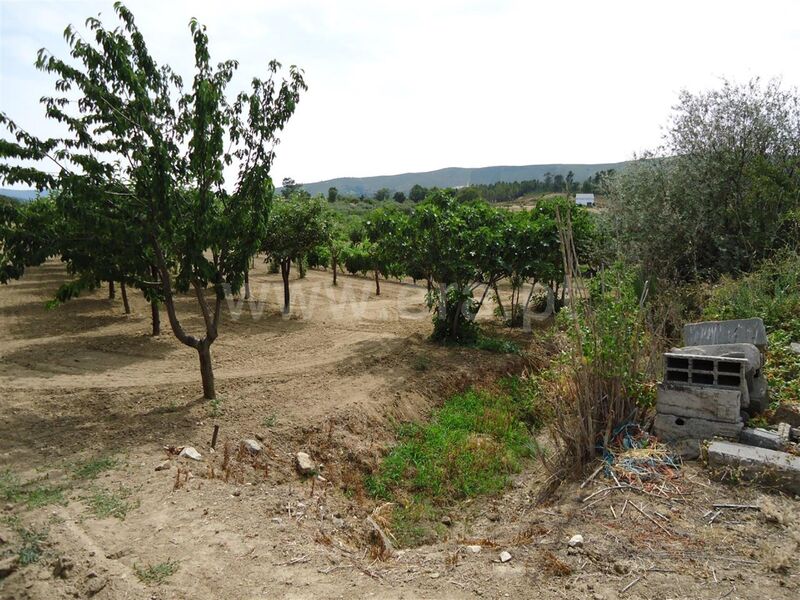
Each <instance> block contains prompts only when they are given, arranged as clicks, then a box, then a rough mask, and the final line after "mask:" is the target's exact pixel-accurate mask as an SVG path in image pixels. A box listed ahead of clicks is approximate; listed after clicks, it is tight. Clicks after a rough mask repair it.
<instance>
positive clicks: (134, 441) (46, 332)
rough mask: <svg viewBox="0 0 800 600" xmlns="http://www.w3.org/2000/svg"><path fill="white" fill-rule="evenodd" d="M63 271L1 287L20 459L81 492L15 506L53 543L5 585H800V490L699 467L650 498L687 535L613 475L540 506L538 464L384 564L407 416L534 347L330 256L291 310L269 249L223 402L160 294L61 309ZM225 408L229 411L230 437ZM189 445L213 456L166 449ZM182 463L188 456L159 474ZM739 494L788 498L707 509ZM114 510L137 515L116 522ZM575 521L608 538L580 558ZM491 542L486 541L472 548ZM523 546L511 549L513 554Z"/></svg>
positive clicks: (676, 588)
mask: <svg viewBox="0 0 800 600" xmlns="http://www.w3.org/2000/svg"><path fill="white" fill-rule="evenodd" d="M64 278H65V274H64V272H63V268H62V266H61V265H60V264H59V263H58V262H50V263H48V264H47V265H45V266H43V267H41V268H37V269H31V270H30V272H29V273H28V274H26V276H25V277H24V278H23V279H22V280H21V281H18V282H14V283H12V284H11V285H9V286H5V287H2V288H0V332H2V342H1V343H0V390H2V397H3V400H2V402H3V410H2V414H0V471H4V470H6V469H8V470H10V471H12V472H13V473H15V474H17V475H18V476H19V477H21V478H23V479H25V480H31V479H34V478H40V479H41V482H40V484H41V485H43V486H55V487H63V488H64V492H63V493H64V497H65V502H64V503H63V504H49V505H47V506H44V507H42V508H36V509H32V510H29V509H27V508H26V507H24V506H22V505H20V504H15V505H13V506H11V507H9V508H8V510H6V511H5V513H4V519H5V520H4V522H5V523H6V525H3V527H6V528H8V527H10V525H8V524H9V523H12V522H14V519H18V520H19V522H20V523H24V524H25V526H27V527H29V528H32V529H34V530H36V531H39V532H41V533H43V534H44V535H45V536H46V542H44V543H43V545H42V548H43V550H42V552H43V555H42V558H41V559H40V560H39V562H37V563H36V564H33V565H30V566H27V567H25V568H22V569H20V570H18V571H17V572H16V573H14V574H13V575H11V576H10V577H8V578H6V579H5V580H2V582H1V583H0V598H3V599H5V598H36V599H51V598H72V597H79V598H85V597H93V598H98V599H100V600H104V599H116V598H131V599H139V598H141V599H145V598H146V599H151V598H155V599H168V598H169V599H172V598H180V599H187V600H188V599H192V600H204V599H209V600H210V599H219V598H225V599H226V600H227V599H240V598H241V599H250V598H276V597H280V598H283V597H286V598H354V597H367V596H372V597H381V598H383V597H386V598H463V597H490V598H503V597H519V598H523V597H525V598H528V597H542V598H595V599H596V598H609V599H610V598H615V597H618V596H619V597H623V596H624V597H626V598H665V599H666V598H721V597H726V598H752V597H756V596H757V597H762V598H796V597H797V596H798V594H799V593H800V592H799V590H800V588H799V587H798V580H797V560H796V556H794V555H793V554H792V553H795V554H796V552H797V550H796V548H797V543H798V541H800V534H798V531H799V530H798V511H797V504H796V502H795V501H793V500H789V499H786V498H781V497H777V496H768V495H765V494H763V493H762V492H760V491H758V490H755V489H750V488H741V489H739V488H731V487H726V486H721V485H719V484H715V483H712V482H710V481H708V480H707V478H706V477H705V474H704V472H703V471H702V469H700V468H699V467H694V466H688V467H687V468H686V474H685V476H686V477H687V478H693V480H696V482H697V483H696V486H695V488H694V489H696V495H694V496H692V497H689V498H686V499H684V500H683V501H681V502H677V501H672V500H670V501H666V500H664V501H658V500H657V499H653V498H648V497H645V498H635V501H636V502H637V503H638V505H640V506H641V507H642V508H643V510H644V511H646V512H648V514H655V512H659V513H661V514H663V515H664V518H665V519H667V520H666V521H665V523H664V526H663V527H664V528H665V529H666V531H667V532H668V533H665V531H663V530H662V528H658V527H656V526H655V525H653V524H652V523H651V522H650V521H649V520H647V519H645V518H644V517H642V516H641V515H640V514H639V513H638V512H636V511H635V510H633V509H630V508H629V509H628V511H627V514H625V515H624V517H623V518H621V519H620V518H615V517H613V516H612V512H611V511H610V510H609V505H612V506H613V505H616V509H617V516H618V513H619V510H620V508H621V503H622V502H623V499H622V496H621V495H613V494H612V495H611V496H610V497H609V498H608V499H607V501H606V500H604V501H603V503H601V504H595V505H593V506H590V507H588V508H587V505H586V503H582V502H581V498H582V497H585V496H587V495H589V494H590V493H594V491H596V490H597V489H600V486H602V485H605V484H604V483H603V482H600V481H598V482H597V484H596V485H597V487H592V486H589V488H588V489H587V490H578V489H577V488H576V487H575V486H566V487H565V488H564V489H563V490H562V491H561V495H560V496H559V497H557V498H556V502H555V503H554V504H552V505H549V506H537V505H535V503H534V501H533V499H534V497H535V495H536V493H537V492H538V489H539V487H540V485H541V483H542V481H543V479H544V474H543V473H541V472H540V467H539V466H538V465H532V466H531V467H530V468H529V469H528V470H527V471H526V472H524V473H522V474H520V476H519V477H517V478H516V480H515V484H514V487H513V488H512V489H510V490H508V492H507V493H505V494H503V495H501V496H498V497H496V498H489V499H479V500H476V501H473V502H467V503H464V504H461V505H458V506H457V507H455V508H454V510H453V514H452V515H451V516H452V521H453V524H452V526H451V527H450V529H449V530H446V531H445V533H446V535H444V538H445V540H446V541H444V542H441V543H438V544H435V545H431V546H424V547H422V548H417V549H413V550H408V551H403V552H401V553H400V554H399V556H398V557H397V558H395V559H393V560H390V561H385V562H384V561H376V560H374V559H373V558H372V557H371V555H370V550H371V548H370V546H369V545H368V544H367V543H366V536H365V530H364V519H365V517H366V516H367V515H368V514H369V513H370V511H372V510H373V508H375V503H374V502H372V501H370V500H369V499H367V498H364V496H363V489H362V487H361V481H362V479H363V474H364V473H365V472H366V471H368V470H369V468H370V467H371V465H373V464H374V463H375V461H376V460H377V459H378V458H379V456H380V455H381V453H382V452H383V451H384V450H385V449H386V447H387V446H388V444H390V443H391V442H392V439H393V438H392V434H393V427H394V425H393V424H394V423H397V422H402V421H406V420H412V419H421V418H424V417H425V416H426V415H427V414H428V412H429V411H430V409H431V408H432V407H433V406H435V405H436V404H437V403H438V402H440V401H441V398H443V397H444V396H445V395H446V394H447V393H448V392H449V391H452V390H456V389H463V388H464V387H465V386H467V385H469V383H470V382H481V381H483V380H487V379H492V378H494V377H496V376H497V375H498V374H502V373H505V372H508V371H515V370H518V369H519V367H520V365H519V362H518V361H517V360H516V359H514V358H509V357H507V356H501V355H494V354H488V353H485V352H481V351H478V350H468V349H452V348H448V349H445V348H440V347H437V346H434V345H432V344H430V343H428V342H427V341H426V336H427V335H428V334H429V332H430V320H429V316H428V313H427V310H426V309H425V306H424V292H425V290H424V288H423V287H415V286H411V285H405V284H403V285H400V284H394V283H386V284H382V285H381V289H382V294H381V296H380V297H375V296H374V290H373V287H372V285H373V284H372V282H371V280H368V279H361V278H352V277H341V278H340V286H339V287H338V288H333V287H332V286H331V285H330V274H329V273H325V272H317V271H312V272H310V273H309V275H308V277H307V278H306V279H304V280H296V281H293V282H292V295H293V317H292V318H290V319H284V318H283V317H282V316H281V315H280V313H279V310H278V309H279V299H280V294H281V288H280V280H279V276H278V275H266V274H265V269H264V267H263V265H261V264H259V265H258V268H257V269H256V270H254V271H253V275H252V285H253V290H254V294H255V297H256V299H257V300H258V302H256V301H254V302H250V303H241V304H235V305H232V306H229V307H227V309H226V311H225V322H224V324H223V326H222V327H221V334H220V338H219V340H218V341H217V342H216V343H215V344H214V346H213V349H212V353H213V356H214V361H215V370H216V376H217V389H218V392H219V393H220V395H221V397H222V398H223V400H222V402H221V405H220V406H219V407H217V408H214V407H212V406H211V405H210V404H209V403H208V402H205V401H203V400H202V399H201V398H200V381H199V372H198V365H197V357H196V356H195V355H194V354H193V351H192V350H190V349H188V348H185V347H183V346H181V345H180V344H179V343H178V342H177V341H176V340H175V339H174V337H173V336H172V335H171V333H170V332H169V331H168V325H167V324H166V319H164V334H163V335H162V336H161V337H159V338H152V337H150V336H149V335H148V333H149V328H150V325H149V309H148V306H147V304H146V303H145V302H144V301H143V299H142V298H141V297H140V296H138V295H136V294H133V293H132V294H131V300H132V305H133V314H132V315H128V316H126V315H124V314H123V311H122V303H121V301H120V300H119V299H117V300H115V301H109V300H108V299H106V298H105V294H106V291H105V290H104V289H103V290H98V291H97V292H95V293H93V294H91V295H89V296H87V297H82V298H78V299H76V300H74V301H71V302H69V303H67V304H65V305H63V306H61V307H58V308H56V309H53V310H46V309H45V308H44V301H45V300H47V299H48V298H49V297H50V296H51V295H52V292H53V290H54V289H55V288H56V287H57V286H58V285H59V283H60V282H62V281H64ZM180 304H181V306H180V312H181V314H182V315H183V316H182V320H183V321H184V322H185V323H186V325H187V326H188V327H189V328H190V329H191V328H199V327H200V316H199V314H195V313H194V312H193V311H194V304H193V301H192V300H191V299H186V300H182V301H181V302H180ZM240 309H241V310H240ZM238 311H240V312H239V316H238V318H234V316H235V314H236V313H237V312H238ZM214 424H218V425H220V428H221V429H220V440H219V443H218V445H217V450H218V451H217V452H216V453H212V452H211V451H210V448H209V444H210V439H211V431H212V427H213V425H214ZM256 436H258V437H259V438H260V439H261V440H262V441H263V445H264V450H263V453H262V455H261V456H260V457H259V458H257V459H256V460H255V461H254V460H252V459H251V458H250V457H249V456H247V455H244V454H241V453H239V451H238V445H239V442H240V441H241V440H242V439H245V438H253V437H256ZM226 444H228V448H229V450H230V456H229V461H228V465H229V467H228V469H227V470H225V469H224V468H223V464H224V462H225V460H224V459H225V456H224V454H225V452H224V450H223V449H224V448H225V445H226ZM184 445H191V446H194V447H195V448H196V449H197V450H199V451H200V453H201V454H202V455H203V461H201V462H193V461H190V460H188V459H178V458H176V457H174V456H172V455H170V454H169V453H168V452H166V451H165V450H164V447H165V446H184ZM300 450H304V451H307V452H309V453H310V454H311V455H312V457H313V458H314V460H315V462H317V463H318V464H321V465H322V466H321V467H320V473H321V474H322V475H323V477H324V480H321V479H313V478H312V479H307V480H303V479H301V478H299V477H298V476H297V474H296V472H295V470H294V465H293V459H294V454H295V453H296V452H297V451H300ZM98 457H102V458H111V459H112V461H113V462H112V463H110V464H111V468H109V469H107V470H104V471H102V472H99V473H97V477H96V478H87V477H85V478H82V479H81V478H77V477H76V473H79V472H80V471H79V470H78V469H77V468H76V465H78V464H80V462H81V461H86V460H90V459H96V458H98ZM165 459H168V460H169V463H170V468H169V469H167V470H163V471H156V470H155V467H156V466H157V465H159V464H161V463H162V462H163V461H164V460H165ZM230 465H232V466H230ZM226 478H227V481H225V479H226ZM718 500H728V501H736V502H738V503H742V504H746V503H755V504H759V505H763V506H764V507H765V509H764V510H762V511H751V512H749V513H746V514H742V515H737V516H736V517H735V518H734V517H729V516H723V517H721V518H720V519H719V521H718V522H716V523H712V524H708V523H707V521H708V519H707V518H704V517H703V514H704V513H705V512H706V511H707V508H708V506H707V505H708V503H709V502H713V501H718ZM108 508H112V509H117V510H116V514H117V516H116V517H115V516H105V517H101V516H98V513H99V514H102V510H101V509H108ZM121 517H124V518H121ZM573 533H582V534H583V535H584V537H585V538H586V544H585V547H584V548H582V549H579V550H578V551H575V552H571V553H570V552H568V550H567V547H566V540H567V539H569V537H570V536H571V535H572V534H573ZM3 535H6V537H8V533H7V532H6V534H3V531H1V530H0V537H2V536H3ZM10 535H11V540H12V543H13V542H14V540H15V537H14V536H15V535H16V534H14V533H13V532H12V533H11V534H10ZM468 540H472V541H473V542H474V543H477V544H482V550H481V552H479V553H473V552H471V551H468V550H467V549H466V546H467V545H468V543H467V541H468ZM2 548H3V546H2V545H0V552H1V551H2ZM502 549H507V550H508V551H509V552H511V554H512V556H513V559H512V560H511V561H510V562H508V563H499V562H496V561H497V557H498V553H499V551H500V550H502ZM782 552H784V553H785V552H788V553H789V557H788V558H787V557H785V556H783V554H781V553H782ZM59 557H63V558H65V559H67V560H68V561H69V562H70V563H71V564H72V565H73V566H72V568H71V569H68V570H67V572H66V577H64V578H61V577H54V575H53V569H52V564H53V562H54V561H55V560H57V559H58V558H59ZM554 558H555V559H556V562H554V560H553V559H554ZM560 564H563V565H566V567H565V568H564V569H562V570H559V569H560V567H559V565H560ZM156 565H173V567H174V569H175V571H174V573H172V574H171V575H169V576H167V577H165V578H164V581H163V582H161V583H158V582H156V581H154V580H153V579H152V578H151V577H149V576H148V575H147V573H148V571H147V568H148V567H149V566H156ZM137 573H138V575H137ZM143 574H144V575H143ZM637 577H638V578H639V580H638V581H636V583H634V584H633V585H632V586H631V587H630V588H629V589H628V590H626V592H625V594H624V595H623V594H621V593H620V590H621V589H623V588H624V587H625V586H626V585H628V584H629V583H630V582H632V581H634V580H635V579H636V578H637Z"/></svg>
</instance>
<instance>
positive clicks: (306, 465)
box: [294, 452, 317, 475]
mask: <svg viewBox="0 0 800 600" xmlns="http://www.w3.org/2000/svg"><path fill="white" fill-rule="evenodd" d="M294 462H295V467H297V471H298V472H299V473H300V474H301V475H311V474H312V473H313V472H314V471H316V470H317V465H315V464H314V461H313V460H311V457H310V456H309V455H308V454H306V453H305V452H298V453H297V454H296V455H295V457H294Z"/></svg>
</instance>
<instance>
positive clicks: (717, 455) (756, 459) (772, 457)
mask: <svg viewBox="0 0 800 600" xmlns="http://www.w3.org/2000/svg"><path fill="white" fill-rule="evenodd" d="M706 457H707V459H708V466H709V467H711V468H712V469H723V468H725V469H731V470H732V473H731V474H732V475H733V476H735V477H737V478H739V479H744V480H749V481H756V482H759V483H764V484H767V485H771V486H775V487H778V488H780V489H781V490H784V491H786V492H789V493H791V494H797V495H800V456H794V455H792V454H789V453H787V452H778V451H775V450H768V449H766V448H757V447H755V446H745V445H743V444H736V443H733V442H723V441H719V440H715V441H713V442H711V443H710V444H709V445H708V449H707V450H706Z"/></svg>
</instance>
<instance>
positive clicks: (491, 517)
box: [486, 513, 500, 523]
mask: <svg viewBox="0 0 800 600" xmlns="http://www.w3.org/2000/svg"><path fill="white" fill-rule="evenodd" d="M486 518H487V519H489V520H490V521H491V522H492V523H496V522H497V521H499V520H500V515H499V514H497V513H489V514H488V515H486Z"/></svg>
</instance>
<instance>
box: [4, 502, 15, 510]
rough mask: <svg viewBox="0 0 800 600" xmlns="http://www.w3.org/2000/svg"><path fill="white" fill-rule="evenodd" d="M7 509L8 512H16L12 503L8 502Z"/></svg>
mask: <svg viewBox="0 0 800 600" xmlns="http://www.w3.org/2000/svg"><path fill="white" fill-rule="evenodd" d="M5 509H6V510H14V505H13V504H11V502H6V505H5Z"/></svg>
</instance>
